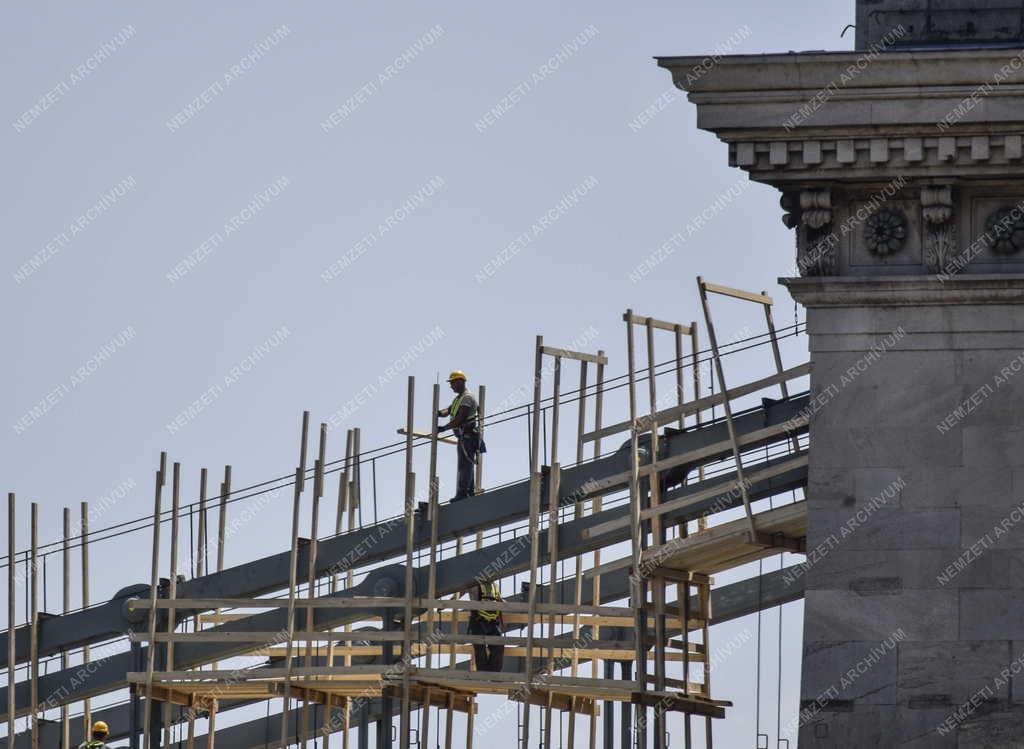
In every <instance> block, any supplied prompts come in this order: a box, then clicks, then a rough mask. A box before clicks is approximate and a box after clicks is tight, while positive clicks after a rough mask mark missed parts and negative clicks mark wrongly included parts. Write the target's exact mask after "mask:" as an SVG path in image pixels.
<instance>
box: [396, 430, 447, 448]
mask: <svg viewBox="0 0 1024 749" xmlns="http://www.w3.org/2000/svg"><path fill="white" fill-rule="evenodd" d="M398 433H399V434H402V435H404V434H405V427H399V428H398ZM412 436H413V437H416V438H417V439H427V440H429V439H432V437H431V434H430V432H415V431H414V432H413V433H412ZM437 441H438V442H443V443H445V444H446V445H457V444H459V441H458V440H457V439H455V438H454V437H444V436H442V435H440V434H439V435H437Z"/></svg>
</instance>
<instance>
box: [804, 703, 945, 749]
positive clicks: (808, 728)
mask: <svg viewBox="0 0 1024 749" xmlns="http://www.w3.org/2000/svg"><path fill="white" fill-rule="evenodd" d="M945 717H946V715H945V711H944V709H943V708H931V709H907V708H905V707H902V706H898V705H856V706H851V707H850V708H849V709H842V710H821V711H820V712H818V713H817V714H815V715H814V716H813V717H812V718H810V719H809V720H807V722H806V724H804V725H802V726H801V728H800V743H799V746H800V749H806V748H807V747H813V748H814V749H862V748H863V749H867V748H868V747H870V748H871V749H896V748H897V747H899V749H955V747H957V736H956V733H955V732H950V733H947V734H945V735H942V734H939V733H938V726H939V725H940V724H941V722H942V720H943V719H944V718H945Z"/></svg>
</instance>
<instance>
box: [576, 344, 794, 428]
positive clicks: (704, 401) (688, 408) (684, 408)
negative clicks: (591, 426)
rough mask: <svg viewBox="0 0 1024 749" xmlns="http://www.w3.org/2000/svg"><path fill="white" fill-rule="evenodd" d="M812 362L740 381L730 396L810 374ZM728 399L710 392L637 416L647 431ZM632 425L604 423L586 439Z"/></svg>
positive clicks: (737, 396)
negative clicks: (748, 380) (679, 403)
mask: <svg viewBox="0 0 1024 749" xmlns="http://www.w3.org/2000/svg"><path fill="white" fill-rule="evenodd" d="M810 372H811V365H810V362H807V363H805V364H799V365H797V366H795V367H790V368H789V369H786V370H783V371H782V372H779V373H777V374H773V375H770V376H768V377H762V378H761V379H759V380H754V381H753V382H748V383H746V384H745V385H739V386H738V387H734V388H732V389H730V390H729V391H728V392H729V400H734V399H736V398H740V397H742V396H744V395H750V394H751V393H756V392H757V391H759V390H764V389H765V388H768V387H771V386H773V385H778V384H779V383H780V382H788V381H789V380H795V379H796V378H798V377H803V376H804V375H807V374H810ZM724 402H725V397H724V396H723V395H722V394H721V393H716V394H714V395H708V396H705V397H703V398H698V399H697V400H694V401H690V402H689V403H683V404H682V405H678V406H670V407H669V408H665V409H662V410H661V411H657V412H656V413H654V414H653V415H651V414H647V415H646V416H642V417H640V418H639V419H637V422H638V425H639V426H640V428H641V429H642V430H643V431H648V430H650V429H652V428H654V427H657V426H658V425H661V424H669V423H672V422H674V421H677V420H678V419H679V418H680V417H681V416H690V415H692V414H695V413H697V412H698V411H707V410H709V409H710V408H711V407H712V406H720V405H722V404H723V403H724ZM629 428H630V422H629V421H628V420H627V421H620V422H619V423H617V424H611V425H610V426H606V427H602V428H601V429H597V430H595V431H593V432H587V433H586V434H584V435H583V441H584V442H593V441H594V440H596V439H598V438H603V437H610V436H611V435H613V434H619V433H621V432H627V431H629Z"/></svg>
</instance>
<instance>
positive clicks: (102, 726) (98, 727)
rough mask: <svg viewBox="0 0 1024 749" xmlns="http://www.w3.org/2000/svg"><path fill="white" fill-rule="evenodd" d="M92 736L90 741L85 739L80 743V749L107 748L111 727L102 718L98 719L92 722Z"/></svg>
mask: <svg viewBox="0 0 1024 749" xmlns="http://www.w3.org/2000/svg"><path fill="white" fill-rule="evenodd" d="M90 733H91V734H92V738H90V739H89V740H88V741H83V742H82V743H81V744H79V745H78V749H107V736H109V735H110V729H109V728H108V727H107V724H106V723H104V722H103V721H102V720H98V721H96V722H95V723H93V724H92V731H91V732H90Z"/></svg>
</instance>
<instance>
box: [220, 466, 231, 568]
mask: <svg viewBox="0 0 1024 749" xmlns="http://www.w3.org/2000/svg"><path fill="white" fill-rule="evenodd" d="M230 494H231V466H229V465H227V466H224V481H223V482H222V483H221V485H220V516H219V517H218V518H217V572H221V571H222V570H223V569H224V544H225V540H226V539H225V536H226V535H227V527H228V496H229V495H230Z"/></svg>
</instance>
